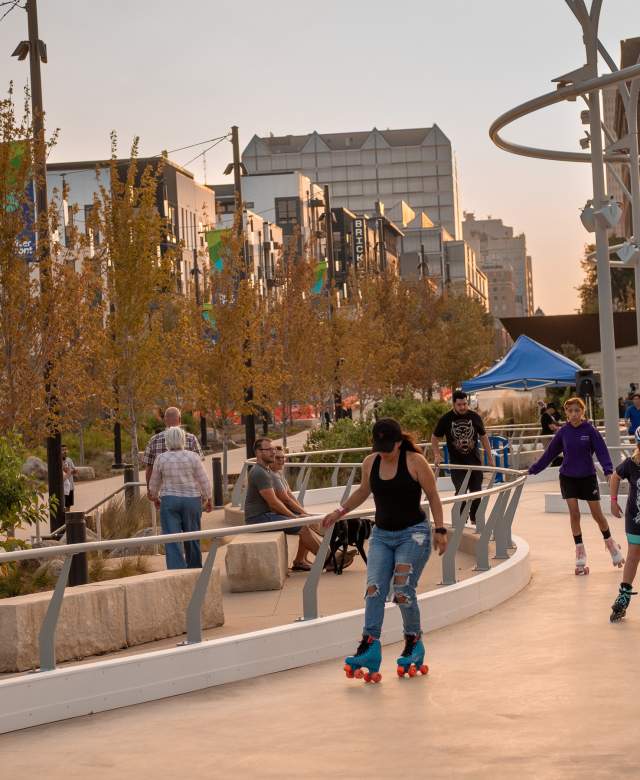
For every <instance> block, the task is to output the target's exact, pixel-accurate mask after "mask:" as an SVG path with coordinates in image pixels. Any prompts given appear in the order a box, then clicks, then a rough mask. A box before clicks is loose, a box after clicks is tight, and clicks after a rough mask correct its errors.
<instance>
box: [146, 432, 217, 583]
mask: <svg viewBox="0 0 640 780" xmlns="http://www.w3.org/2000/svg"><path fill="white" fill-rule="evenodd" d="M164 441H165V445H166V447H167V450H166V452H162V453H160V455H158V457H157V458H156V459H155V462H154V464H153V471H152V473H151V479H150V480H149V498H150V499H151V500H152V501H157V500H158V499H159V500H160V523H161V525H162V533H165V534H179V533H189V532H190V531H199V530H200V520H201V517H202V506H203V504H204V507H205V510H206V511H207V512H211V509H212V502H211V484H210V482H209V479H208V478H207V474H206V472H205V470H204V467H203V465H202V462H201V461H200V458H199V457H198V455H197V454H196V453H195V452H192V451H191V450H187V449H185V444H186V435H185V432H184V431H183V430H182V428H180V427H179V426H177V425H176V426H174V427H172V428H167V430H166V431H164ZM165 555H166V559H167V569H187V568H188V569H196V568H200V567H201V566H202V554H201V551H200V542H199V541H198V540H195V541H189V542H184V555H183V552H182V545H181V544H179V543H178V542H171V543H170V544H166V545H165Z"/></svg>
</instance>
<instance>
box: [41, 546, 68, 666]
mask: <svg viewBox="0 0 640 780" xmlns="http://www.w3.org/2000/svg"><path fill="white" fill-rule="evenodd" d="M72 559H73V556H72V555H67V556H66V557H65V559H64V564H63V565H62V569H61V571H60V574H59V575H58V581H57V582H56V587H55V588H54V590H53V595H52V596H51V601H50V602H49V606H48V607H47V614H46V615H45V616H44V620H43V621H42V626H41V628H40V634H39V635H38V645H39V650H40V671H41V672H52V671H53V670H54V669H55V668H56V627H57V625H58V618H59V617H60V608H61V607H62V599H63V598H64V589H65V588H66V587H67V580H68V579H69V569H70V568H71V561H72Z"/></svg>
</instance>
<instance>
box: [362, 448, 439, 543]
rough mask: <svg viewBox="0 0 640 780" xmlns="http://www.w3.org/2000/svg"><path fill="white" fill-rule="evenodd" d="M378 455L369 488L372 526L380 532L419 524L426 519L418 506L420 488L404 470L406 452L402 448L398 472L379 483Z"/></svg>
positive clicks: (374, 462) (406, 469)
mask: <svg viewBox="0 0 640 780" xmlns="http://www.w3.org/2000/svg"><path fill="white" fill-rule="evenodd" d="M380 460H381V457H380V455H378V456H377V458H376V459H375V460H374V461H373V465H372V467H371V475H370V477H369V484H370V485H371V492H372V493H373V498H374V501H375V504H376V525H377V526H378V528H382V529H383V530H384V531H402V530H404V529H405V528H410V527H411V526H412V525H417V524H418V523H422V522H423V521H424V520H425V519H426V515H425V513H424V511H423V510H422V508H421V506H420V498H421V496H422V488H421V487H420V483H419V482H416V480H415V479H414V478H413V477H412V476H411V474H410V473H409V469H408V468H407V448H406V445H405V444H403V445H402V447H401V448H400V457H399V458H398V470H397V471H396V475H395V477H393V479H380Z"/></svg>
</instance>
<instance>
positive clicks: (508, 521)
mask: <svg viewBox="0 0 640 780" xmlns="http://www.w3.org/2000/svg"><path fill="white" fill-rule="evenodd" d="M523 488H524V482H521V483H520V484H519V485H516V486H515V487H514V488H513V490H512V491H511V498H510V500H509V505H508V506H507V508H506V510H505V525H506V534H507V547H508V548H509V549H510V550H512V549H513V548H514V547H515V545H514V544H513V539H512V538H511V526H512V525H513V519H514V517H515V515H516V509H517V508H518V504H519V503H520V496H521V494H522V490H523Z"/></svg>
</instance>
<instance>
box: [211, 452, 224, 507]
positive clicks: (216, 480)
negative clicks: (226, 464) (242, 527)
mask: <svg viewBox="0 0 640 780" xmlns="http://www.w3.org/2000/svg"><path fill="white" fill-rule="evenodd" d="M211 469H212V476H213V505H214V506H215V507H216V508H217V509H219V508H221V507H222V506H224V495H223V491H222V462H221V460H220V458H218V457H215V456H214V457H213V458H211Z"/></svg>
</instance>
